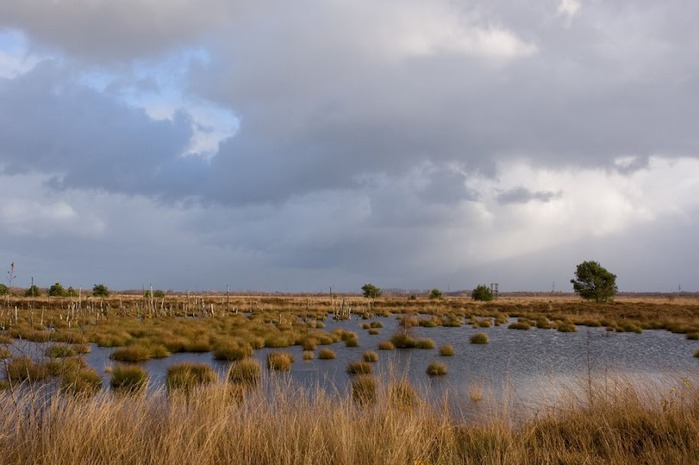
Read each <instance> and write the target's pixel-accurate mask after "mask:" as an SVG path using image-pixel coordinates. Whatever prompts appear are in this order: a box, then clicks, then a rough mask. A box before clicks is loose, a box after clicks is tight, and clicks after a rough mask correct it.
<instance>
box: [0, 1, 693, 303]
mask: <svg viewBox="0 0 699 465" xmlns="http://www.w3.org/2000/svg"><path fill="white" fill-rule="evenodd" d="M698 17H699V2H696V1H691V0H667V1H663V2H658V1H656V0H614V1H602V0H537V1H526V2H523V1H520V0H495V1H494V0H472V1H459V0H430V1H424V0H351V1H350V0H298V1H294V2H290V1H286V0H119V1H113V0H5V1H2V2H0V186H1V191H0V194H1V198H0V269H1V270H2V273H3V274H5V272H6V270H7V268H8V267H9V265H10V263H11V262H13V261H14V262H15V263H16V275H17V278H16V279H15V281H14V283H13V284H16V285H19V286H24V287H26V286H28V285H29V284H30V282H31V279H32V277H33V278H34V280H35V282H36V283H37V284H39V285H41V286H49V285H50V284H52V283H54V282H56V281H60V282H61V283H62V284H63V285H64V286H69V285H72V286H74V287H78V286H81V287H83V288H85V287H92V285H93V284H95V283H105V284H107V285H108V286H109V287H110V288H112V289H137V288H141V287H142V286H145V287H148V286H149V285H151V284H152V285H153V287H154V288H160V289H177V290H206V289H225V288H226V286H227V285H229V286H230V288H231V289H232V290H269V291H327V290H328V289H329V287H330V286H332V287H333V289H335V290H341V291H359V288H360V287H361V285H362V284H364V283H367V282H371V283H374V284H375V285H377V286H379V287H383V288H417V289H430V288H434V287H436V288H441V289H444V290H447V289H451V290H455V289H470V288H473V287H475V286H476V285H477V284H479V283H491V282H498V283H500V289H501V290H503V291H513V290H551V289H552V288H553V287H555V289H556V290H565V291H569V290H571V286H570V283H569V280H570V279H571V278H572V277H573V272H574V270H575V266H576V265H577V264H578V263H580V262H581V261H584V260H595V261H599V262H600V263H601V264H602V265H603V266H605V267H606V268H607V269H609V270H610V271H612V272H613V273H616V274H617V276H618V279H617V282H618V285H619V288H620V290H622V291H673V290H677V288H678V286H681V287H682V289H683V290H699V248H697V245H696V243H697V240H698V238H699V216H698V214H699V59H697V57H699V28H697V27H696V18H698Z"/></svg>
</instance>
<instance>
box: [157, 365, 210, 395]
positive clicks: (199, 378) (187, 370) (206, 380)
mask: <svg viewBox="0 0 699 465" xmlns="http://www.w3.org/2000/svg"><path fill="white" fill-rule="evenodd" d="M216 381H218V374H216V371H215V370H214V369H213V368H212V367H211V365H209V364H208V363H190V362H183V363H177V364H175V365H171V366H170V367H169V368H168V369H167V376H166V381H165V386H166V387H167V390H168V392H175V391H182V392H184V393H186V394H189V393H191V392H192V391H193V390H194V389H195V388H197V387H198V386H204V385H207V384H213V383H214V382H216Z"/></svg>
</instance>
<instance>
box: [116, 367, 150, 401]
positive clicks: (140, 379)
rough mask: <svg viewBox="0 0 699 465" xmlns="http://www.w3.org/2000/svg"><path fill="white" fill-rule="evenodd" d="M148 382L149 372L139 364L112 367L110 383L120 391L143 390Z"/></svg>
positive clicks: (132, 392)
mask: <svg viewBox="0 0 699 465" xmlns="http://www.w3.org/2000/svg"><path fill="white" fill-rule="evenodd" d="M147 383H148V372H146V370H145V369H143V368H142V367H140V366H137V365H121V364H120V365H117V366H116V367H114V368H112V379H111V380H110V382H109V385H110V386H111V387H112V389H114V391H116V392H118V393H125V394H135V393H139V392H141V391H143V390H144V389H145V387H146V384H147Z"/></svg>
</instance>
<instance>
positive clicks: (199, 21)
mask: <svg viewBox="0 0 699 465" xmlns="http://www.w3.org/2000/svg"><path fill="white" fill-rule="evenodd" d="M233 4H234V2H229V1H226V0H197V1H193V0H167V1H161V0H120V1H116V2H114V1H101V0H99V1H94V0H22V1H6V2H1V3H0V27H3V26H5V27H14V28H19V29H21V30H22V31H23V32H24V33H25V34H27V36H28V37H29V38H30V39H31V40H32V42H33V44H34V47H35V48H38V49H48V50H52V49H53V50H59V51H63V52H65V53H67V54H68V55H70V56H74V57H78V58H80V59H84V60H86V61H88V62H93V63H95V62H96V63H102V64H115V63H118V62H120V61H123V60H127V61H128V60H132V59H135V58H144V57H150V56H154V55H159V54H161V53H163V52H167V51H168V50H172V49H173V48H174V47H177V46H189V45H191V44H193V43H195V42H196V40H197V39H198V38H199V37H200V36H201V35H202V34H205V33H206V32H207V31H208V30H209V29H210V28H211V27H214V26H217V25H220V24H222V23H224V22H225V18H226V17H228V16H229V14H230V13H231V10H232V7H233Z"/></svg>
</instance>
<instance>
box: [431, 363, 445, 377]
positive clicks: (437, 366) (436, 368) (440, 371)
mask: <svg viewBox="0 0 699 465" xmlns="http://www.w3.org/2000/svg"><path fill="white" fill-rule="evenodd" d="M427 374H428V375H430V376H444V375H446V374H447V366H446V365H445V364H444V363H442V362H432V363H430V364H429V365H428V366H427Z"/></svg>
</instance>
